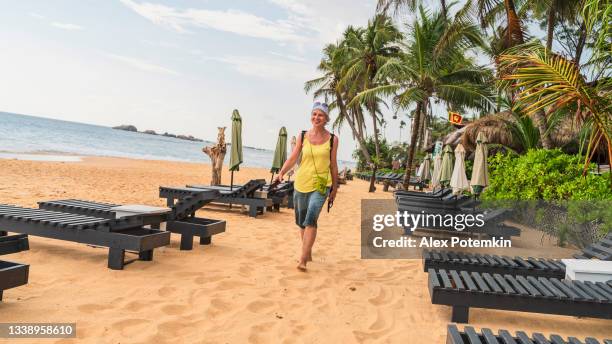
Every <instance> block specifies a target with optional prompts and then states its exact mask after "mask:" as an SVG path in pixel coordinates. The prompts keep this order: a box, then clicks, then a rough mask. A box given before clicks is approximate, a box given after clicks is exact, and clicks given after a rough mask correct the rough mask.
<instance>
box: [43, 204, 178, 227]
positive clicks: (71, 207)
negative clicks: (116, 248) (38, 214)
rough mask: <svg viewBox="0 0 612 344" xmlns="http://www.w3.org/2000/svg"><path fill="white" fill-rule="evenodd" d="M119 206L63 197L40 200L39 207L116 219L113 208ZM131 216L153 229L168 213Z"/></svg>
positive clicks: (140, 223)
mask: <svg viewBox="0 0 612 344" xmlns="http://www.w3.org/2000/svg"><path fill="white" fill-rule="evenodd" d="M119 206H120V204H112V203H103V202H94V201H88V200H80V199H62V200H55V201H44V202H38V208H39V209H44V210H51V211H59V212H63V213H71V214H81V215H87V216H93V217H99V218H103V219H109V220H113V219H116V215H115V212H114V211H112V210H111V208H114V207H119ZM130 217H135V218H137V219H138V221H139V225H142V226H151V228H153V229H159V225H160V223H162V222H164V221H166V218H167V214H143V215H136V216H130Z"/></svg>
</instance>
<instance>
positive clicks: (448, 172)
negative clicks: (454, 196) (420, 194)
mask: <svg viewBox="0 0 612 344" xmlns="http://www.w3.org/2000/svg"><path fill="white" fill-rule="evenodd" d="M440 169H441V172H440V184H442V185H444V186H447V185H448V183H449V182H450V180H451V177H452V176H453V150H452V148H451V147H450V146H449V145H446V147H444V150H443V151H442V167H441V168H440Z"/></svg>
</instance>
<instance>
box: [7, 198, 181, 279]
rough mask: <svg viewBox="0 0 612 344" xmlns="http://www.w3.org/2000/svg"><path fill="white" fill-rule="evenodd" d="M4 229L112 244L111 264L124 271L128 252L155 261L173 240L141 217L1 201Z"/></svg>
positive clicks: (109, 255) (70, 239) (54, 237)
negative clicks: (97, 214) (145, 225)
mask: <svg viewBox="0 0 612 344" xmlns="http://www.w3.org/2000/svg"><path fill="white" fill-rule="evenodd" d="M0 229H1V230H3V231H8V232H14V233H22V234H29V235H34V236H40V237H45V238H52V239H59V240H67V241H73V242H78V243H83V244H90V245H95V246H103V247H108V248H109V252H108V267H109V268H111V269H114V270H121V269H123V267H124V265H125V262H124V260H125V251H133V252H137V253H138V256H139V259H141V260H146V261H150V260H153V250H154V249H155V248H158V247H161V246H166V245H168V244H169V243H170V233H168V232H162V231H159V230H156V229H148V228H143V220H142V218H141V217H130V218H126V219H113V220H111V219H105V218H101V217H94V216H87V215H79V214H72V213H66V212H57V211H48V210H42V209H31V208H23V207H18V206H13V205H3V204H0Z"/></svg>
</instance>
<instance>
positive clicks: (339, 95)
mask: <svg viewBox="0 0 612 344" xmlns="http://www.w3.org/2000/svg"><path fill="white" fill-rule="evenodd" d="M339 52H340V51H339V48H338V44H328V45H327V46H326V47H325V48H324V49H323V58H322V59H321V62H320V63H319V66H318V68H317V69H318V70H319V71H320V72H322V73H323V76H321V77H319V78H316V79H313V80H309V81H307V82H306V83H305V84H304V90H305V91H306V93H309V92H311V91H312V90H313V89H315V90H314V97H315V98H318V97H321V96H322V97H324V98H325V100H326V101H327V102H328V103H329V105H330V108H331V109H338V112H339V114H338V116H337V117H336V119H335V121H334V123H333V127H334V128H339V127H341V126H342V124H343V123H345V122H346V123H348V124H349V127H350V128H351V132H352V134H353V138H355V140H356V141H357V143H358V144H359V148H360V149H361V152H362V154H363V156H364V157H365V159H366V162H367V163H368V164H369V165H372V158H371V156H370V153H369V152H368V148H367V145H366V139H365V136H364V131H363V124H362V123H363V120H359V119H358V118H357V117H358V116H359V115H360V113H359V112H356V111H351V109H348V108H347V107H346V105H345V104H346V103H347V101H346V96H345V95H344V94H345V92H344V90H343V89H342V88H341V87H340V86H339V82H340V79H341V70H342V68H343V67H344V64H345V61H343V60H342V59H343V55H342V54H340V53H339ZM330 99H331V101H330Z"/></svg>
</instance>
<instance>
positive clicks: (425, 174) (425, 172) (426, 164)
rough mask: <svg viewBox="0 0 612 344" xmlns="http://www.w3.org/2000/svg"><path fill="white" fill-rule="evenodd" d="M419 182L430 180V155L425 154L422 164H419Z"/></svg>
mask: <svg viewBox="0 0 612 344" xmlns="http://www.w3.org/2000/svg"><path fill="white" fill-rule="evenodd" d="M421 167H422V171H421V180H423V181H428V180H431V154H429V153H427V155H426V156H425V159H424V160H423V163H422V164H421Z"/></svg>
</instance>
